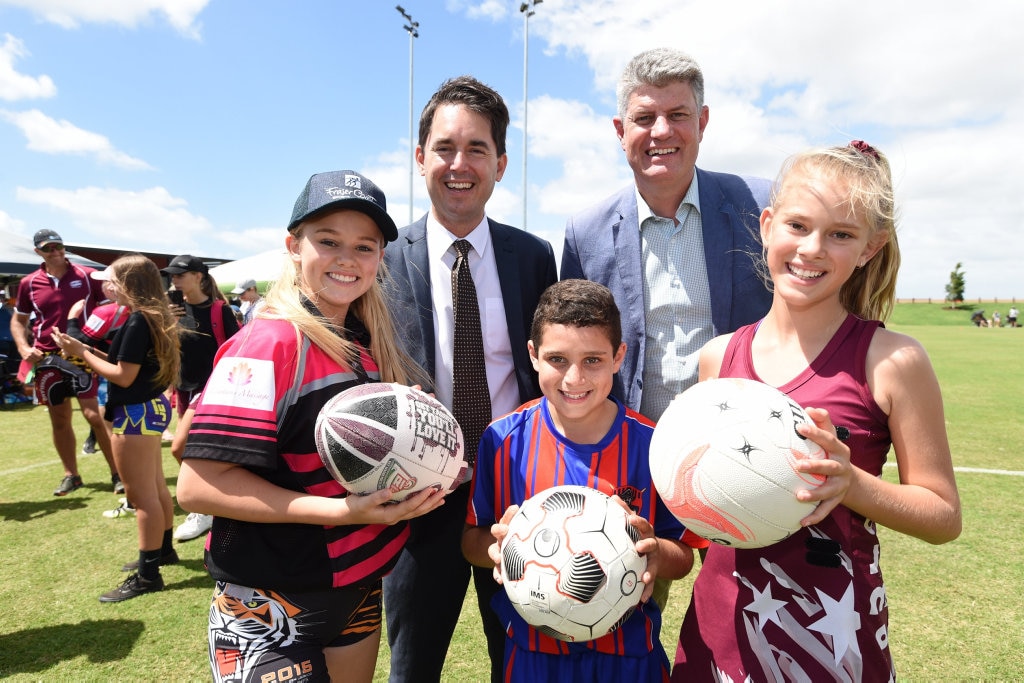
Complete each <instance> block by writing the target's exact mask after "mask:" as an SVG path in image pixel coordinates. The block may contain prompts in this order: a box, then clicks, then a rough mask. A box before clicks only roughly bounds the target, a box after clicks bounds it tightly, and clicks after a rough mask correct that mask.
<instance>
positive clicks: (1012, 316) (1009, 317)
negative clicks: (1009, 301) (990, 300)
mask: <svg viewBox="0 0 1024 683" xmlns="http://www.w3.org/2000/svg"><path fill="white" fill-rule="evenodd" d="M1017 312H1018V311H1017V307H1016V306H1010V310H1009V311H1007V312H1006V324H1007V325H1009V326H1010V327H1017Z"/></svg>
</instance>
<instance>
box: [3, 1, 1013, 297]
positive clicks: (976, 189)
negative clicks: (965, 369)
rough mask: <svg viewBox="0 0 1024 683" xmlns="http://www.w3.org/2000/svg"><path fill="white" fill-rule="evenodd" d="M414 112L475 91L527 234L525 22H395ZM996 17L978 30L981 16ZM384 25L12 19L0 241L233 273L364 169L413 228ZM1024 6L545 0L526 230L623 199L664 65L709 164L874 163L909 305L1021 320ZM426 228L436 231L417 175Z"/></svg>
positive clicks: (445, 5) (514, 13)
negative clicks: (896, 213)
mask: <svg viewBox="0 0 1024 683" xmlns="http://www.w3.org/2000/svg"><path fill="white" fill-rule="evenodd" d="M402 6H403V7H404V8H405V9H406V10H407V11H408V12H410V13H411V14H412V16H413V17H414V19H416V20H417V21H418V22H420V29H419V30H420V36H419V38H417V39H416V40H415V46H414V56H415V59H414V78H413V87H414V102H413V106H414V110H415V112H414V113H415V116H416V117H417V119H418V116H419V111H420V109H421V108H422V107H423V105H424V103H425V102H426V100H427V98H428V97H429V95H430V93H431V92H433V90H434V89H435V88H436V87H437V86H438V85H439V84H440V83H441V82H442V81H443V80H445V79H446V78H449V77H451V76H456V75H459V74H463V73H470V74H473V75H475V76H476V77H478V78H480V79H481V80H483V81H484V82H486V83H488V84H490V85H492V86H493V87H495V88H496V89H497V90H498V91H499V92H501V93H502V94H503V96H504V97H505V100H506V102H507V103H508V105H509V108H510V110H511V112H512V118H513V125H512V127H511V128H510V130H509V136H508V155H509V162H508V170H507V171H506V173H505V177H504V179H503V180H502V182H500V183H499V184H498V186H497V189H496V191H495V194H494V196H493V197H492V200H491V202H490V203H489V205H488V213H489V215H491V216H492V217H494V218H496V219H498V220H502V221H505V222H509V223H512V224H514V225H519V226H521V225H522V224H523V205H522V201H523V195H522V191H523V176H522V167H523V131H522V121H523V116H522V112H523V15H522V14H521V13H520V12H519V2H515V1H512V0H500V1H499V0H483V1H470V0H404V2H403V3H402ZM979 7H980V8H982V9H981V10H979ZM402 24H403V19H402V17H401V16H400V15H399V13H398V12H397V11H396V10H395V8H394V5H393V4H391V3H388V2H362V3H357V2H350V1H344V0H342V1H339V0H331V1H328V0H300V1H298V2H280V1H279V0H251V1H245V2H243V1H242V0H223V1H222V0H103V1H102V2H100V1H98V0H97V1H95V2H82V1H80V0H0V160H2V161H0V230H4V231H7V232H14V233H16V234H19V235H24V236H25V237H26V239H28V238H29V237H30V236H31V234H32V233H33V232H34V231H35V230H37V229H39V228H42V227H48V228H54V229H56V230H57V231H58V232H60V233H61V234H62V235H63V236H64V238H65V239H66V240H67V241H69V242H84V243H89V244H97V245H102V246H110V247H119V248H124V249H143V250H156V251H169V252H177V253H185V252H192V253H198V254H204V255H210V256H220V257H227V258H241V257H244V256H248V255H252V254H255V253H258V252H263V251H266V250H268V249H272V248H275V247H277V246H279V245H280V243H281V241H282V240H283V236H284V226H285V224H286V223H287V221H288V217H289V215H290V212H291V206H292V203H293V201H294V199H295V197H296V195H297V194H298V193H299V190H300V189H301V188H302V186H303V184H304V183H305V180H306V178H308V176H309V175H310V174H312V173H314V172H318V171H325V170H334V169H340V168H354V169H356V170H359V171H361V172H363V173H365V174H366V175H368V176H369V177H371V178H372V179H374V180H375V181H376V182H378V184H380V185H381V186H382V187H383V188H384V190H385V192H386V193H387V196H388V200H389V209H390V212H391V214H392V216H393V217H394V218H395V220H396V222H397V223H398V224H399V225H404V224H405V223H407V222H408V220H409V165H408V164H409V140H408V136H409V36H408V34H407V33H406V32H405V31H404V30H403V28H402ZM1021 26H1024V5H1022V4H1020V3H983V4H981V5H977V4H971V3H963V2H959V1H956V2H951V1H949V0H941V1H938V2H930V3H927V4H924V3H912V2H890V1H884V2H883V1H875V0H861V1H850V0H836V1H833V2H824V3H823V2H820V1H818V0H799V1H797V0H781V1H780V2H775V3H755V2H738V1H732V2H729V1H722V2H692V1H689V0H643V1H642V2H626V1H624V0H619V1H615V0H589V1H582V0H578V1H574V0H545V1H544V2H543V3H542V4H540V5H538V6H537V7H536V14H535V15H534V16H533V18H532V19H531V20H530V43H529V45H530V56H529V66H530V70H529V108H528V119H527V121H528V128H529V156H528V192H527V198H528V214H527V220H526V227H527V229H529V230H530V231H531V232H534V233H537V234H539V235H541V236H542V237H545V238H546V239H548V240H549V241H551V243H552V245H553V246H554V247H555V250H556V253H560V251H561V242H562V231H563V228H564V225H565V220H566V218H567V217H568V216H569V215H571V214H572V213H575V212H576V211H579V210H580V209H582V208H584V207H585V206H587V205H589V204H591V203H593V202H595V201H598V200H599V199H601V198H602V197H604V196H606V195H607V194H610V193H611V192H612V191H614V190H616V189H618V188H619V187H622V186H624V185H626V184H627V183H628V182H629V179H630V174H629V169H628V167H627V166H626V164H625V161H624V160H623V156H622V151H621V149H620V147H619V145H618V141H617V140H616V138H615V134H614V129H613V128H612V124H611V117H612V116H613V115H614V113H615V102H614V88H615V81H616V78H617V77H618V74H619V72H620V71H621V69H622V66H623V65H624V64H625V62H626V61H627V60H628V59H629V58H630V57H631V56H632V55H633V54H635V53H636V52H638V51H640V50H642V49H645V48H646V47H653V46H658V45H670V46H674V47H679V48H682V49H684V50H687V51H689V52H690V53H691V54H693V55H694V56H695V57H696V58H697V60H698V61H699V62H700V63H701V65H702V67H703V69H704V72H705V78H706V80H707V93H706V100H707V103H708V105H709V106H710V110H711V117H710V123H709V126H708V129H707V131H706V133H705V137H704V141H703V144H702V146H701V153H700V159H699V161H698V165H700V166H701V167H703V168H707V169H710V170H719V171H732V172H737V173H747V174H754V175H762V176H766V177H770V178H774V177H775V174H776V172H777V170H778V168H779V166H780V165H781V163H782V161H783V159H784V158H785V157H786V156H787V155H788V154H790V153H792V152H795V151H798V150H800V149H802V148H804V147H807V146H810V145H816V144H841V143H845V142H847V141H848V140H850V139H852V138H863V139H866V140H868V141H869V142H871V143H873V144H875V145H877V146H878V147H879V148H881V149H882V150H883V151H885V152H886V153H887V154H888V155H889V156H890V159H891V161H892V165H893V169H894V176H895V180H896V183H897V199H898V202H899V206H900V210H901V214H902V221H901V223H900V244H901V247H902V250H903V258H904V265H903V268H902V270H901V276H900V282H899V286H898V294H899V296H901V297H919V298H925V297H933V298H942V297H943V296H944V293H945V292H944V286H945V284H946V283H947V282H948V281H949V273H950V271H951V270H952V269H953V267H954V266H955V265H956V263H957V262H962V263H963V268H964V271H965V272H966V276H967V278H966V279H967V292H966V293H967V296H968V298H975V297H985V298H989V297H1001V298H1009V297H1017V298H1018V299H1020V298H1022V297H1024V282H1022V277H1021V272H1022V268H1021V266H1020V258H1021V254H1022V253H1024V230H1022V228H1021V217H1022V216H1024V161H1022V154H1021V152H1022V151H1024V134H1022V132H1021V123H1022V121H1024V87H1022V86H1024V76H1022V75H1021V74H1022V72H1024V68H1022V67H1024V64H1022V58H1021V57H1020V47H1019V41H1020V27H1021ZM413 186H414V192H413V198H412V206H413V213H414V215H415V217H417V218H418V217H419V216H420V215H422V213H423V212H424V211H426V209H427V200H426V192H425V190H424V187H423V180H422V178H420V177H419V175H418V172H417V173H416V175H415V177H414V179H413Z"/></svg>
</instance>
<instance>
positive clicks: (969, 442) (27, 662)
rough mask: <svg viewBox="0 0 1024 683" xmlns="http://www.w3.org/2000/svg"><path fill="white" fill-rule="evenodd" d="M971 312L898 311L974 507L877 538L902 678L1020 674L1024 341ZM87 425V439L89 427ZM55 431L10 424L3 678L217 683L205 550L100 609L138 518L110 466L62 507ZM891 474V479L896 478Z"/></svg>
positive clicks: (29, 413) (467, 635) (198, 546)
mask: <svg viewBox="0 0 1024 683" xmlns="http://www.w3.org/2000/svg"><path fill="white" fill-rule="evenodd" d="M986 308H987V307H986ZM969 315H970V311H969V310H960V311H947V310H943V308H942V306H941V305H940V304H931V305H930V304H913V305H911V304H901V305H899V306H898V307H897V310H896V313H895V315H894V317H893V320H892V321H891V324H890V325H889V327H890V328H892V329H895V330H898V331H902V332H906V333H908V334H910V335H912V336H914V337H917V338H918V339H920V340H921V341H922V343H923V344H924V345H925V347H926V348H927V349H928V351H929V353H930V354H931V357H932V360H933V363H934V364H935V367H936V371H937V373H938V375H939V378H940V381H941V382H942V386H943V392H944V400H945V405H946V415H947V423H948V432H949V436H950V441H951V443H952V446H953V454H954V463H955V465H957V467H958V468H960V469H959V470H958V474H957V480H958V483H959V486H960V493H961V497H962V499H963V508H964V532H963V535H962V536H961V537H960V538H959V539H958V540H956V541H954V542H952V543H949V544H946V545H942V546H931V545H928V544H927V543H924V542H921V541H917V540H915V539H911V538H908V537H905V536H901V535H899V534H895V533H892V532H889V531H888V530H885V529H883V530H881V536H882V558H881V563H882V567H883V571H884V572H885V576H886V584H887V591H888V598H889V603H890V645H891V647H892V649H893V653H894V657H895V659H896V665H897V672H898V673H899V675H900V677H901V678H902V679H904V680H911V681H936V680H957V681H960V680H985V681H995V680H1005V681H1009V680H1020V679H1021V678H1022V677H1024V601H1022V599H1021V588H1022V586H1024V560H1022V551H1024V534H1022V532H1021V523H1020V519H1019V517H1020V510H1021V500H1022V498H1024V476H1021V471H1022V470H1024V456H1022V455H1021V454H1022V453H1024V424H1021V419H1020V416H1021V415H1022V414H1024V394H1022V391H1021V387H1022V386H1024V363H1022V362H1021V357H1022V352H1024V330H1019V329H1010V328H999V329H979V328H975V327H973V326H971V325H970V324H969V323H968V318H969ZM76 419H77V423H76V424H77V426H78V433H79V438H80V439H81V437H84V435H85V433H86V429H85V426H84V422H83V421H82V420H81V418H80V417H78V418H76ZM48 427H49V422H48V419H47V416H46V413H45V412H44V410H43V409H41V408H35V409H31V410H19V411H6V412H0V439H2V445H0V558H2V559H0V605H3V608H2V609H0V677H3V678H5V679H9V680H12V681H35V680H60V681H70V680H74V681H101V680H102V681H108V680H117V681H127V680H152V681H157V680H181V681H190V680H208V679H209V677H210V675H209V669H208V663H207V655H206V621H207V616H206V615H207V609H208V605H209V598H210V591H211V581H210V579H209V576H208V575H207V574H206V572H205V571H204V569H203V565H202V543H201V541H198V540H197V541H191V542H188V543H183V544H179V545H178V552H179V554H180V555H181V557H182V559H183V562H182V563H181V564H178V565H174V566H170V567H165V568H164V570H163V574H164V579H165V581H166V583H167V589H166V590H165V591H163V592H161V593H156V594H153V595H148V596H143V597H140V598H137V599H134V600H130V601H127V602H124V603H120V604H114V605H104V604H101V603H99V602H98V600H97V597H98V596H99V594H100V593H103V592H105V591H107V590H109V589H110V588H113V587H114V586H115V585H116V584H117V583H118V582H119V581H120V580H121V579H122V578H123V576H124V575H122V574H121V573H120V571H119V568H120V566H121V564H122V563H123V562H125V561H127V560H131V559H135V557H136V555H135V553H136V551H135V548H136V533H135V524H134V520H109V519H105V518H103V517H102V516H101V512H102V511H103V510H105V509H108V508H112V507H114V506H115V505H116V497H115V496H114V495H113V494H112V493H111V492H110V486H109V481H108V480H109V477H108V475H107V473H106V465H105V463H104V461H103V458H102V456H99V455H92V456H87V457H84V458H82V459H81V470H82V474H83V477H84V478H85V481H86V487H85V488H83V489H81V490H79V491H77V492H75V493H73V494H71V495H69V496H67V497H65V498H55V497H54V496H53V495H52V494H51V493H52V490H53V488H54V487H55V486H56V484H57V483H58V480H59V479H60V465H59V463H58V460H57V457H56V455H55V454H54V452H53V448H52V445H51V442H50V435H49V431H48ZM164 462H165V472H166V474H167V477H168V483H169V484H170V485H171V486H172V491H173V485H174V478H175V476H176V472H177V470H176V465H175V463H174V460H173V458H171V456H170V453H169V452H168V451H166V449H165V458H164ZM1014 473H1015V474H1014ZM895 474H896V473H895V470H894V468H888V469H887V471H886V474H885V476H886V477H887V478H891V479H895ZM182 518H183V516H179V517H178V518H177V521H179V522H180V521H181V519H182ZM689 585H690V581H689V580H683V581H679V582H676V584H675V585H674V587H673V591H672V597H671V601H670V605H669V609H668V611H667V612H666V615H665V626H664V630H663V633H662V641H663V642H664V644H665V646H666V648H667V649H668V650H669V653H670V656H671V653H672V652H673V651H674V641H675V636H676V633H677V632H678V628H679V623H680V621H681V620H682V615H683V612H684V610H685V608H686V605H687V602H688V599H689V595H688V591H689ZM467 605H468V606H475V600H474V599H472V598H470V599H468V600H467ZM473 612H474V609H464V610H463V617H462V622H461V623H460V626H459V629H458V631H457V632H456V636H455V641H454V642H453V643H452V647H451V650H450V652H449V657H448V663H447V665H446V668H445V673H444V678H445V680H451V681H482V680H485V678H486V664H485V662H484V660H486V654H485V649H484V646H483V637H482V634H481V633H480V630H479V619H478V618H477V617H475V616H474V614H473ZM387 661H388V659H387V647H386V645H385V646H384V647H382V650H381V658H380V663H379V666H378V675H377V678H378V679H379V680H386V677H387Z"/></svg>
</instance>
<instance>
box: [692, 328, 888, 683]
mask: <svg viewBox="0 0 1024 683" xmlns="http://www.w3.org/2000/svg"><path fill="white" fill-rule="evenodd" d="M879 325H881V323H879V322H877V321H864V320H860V319H858V318H856V317H854V316H852V315H850V316H848V317H847V318H846V320H845V321H844V322H843V324H842V326H841V327H840V328H839V330H838V331H837V332H836V334H835V336H833V338H832V339H831V340H830V341H829V343H828V345H827V346H826V347H825V349H824V350H823V351H822V352H821V354H820V355H819V356H818V357H817V358H815V359H814V361H813V362H812V363H811V364H810V366H809V367H807V368H806V369H805V370H804V371H803V372H802V373H800V374H799V375H798V376H797V377H795V378H794V379H792V380H791V381H789V382H787V383H786V384H784V385H782V386H780V387H778V388H779V389H780V390H782V391H783V392H785V393H786V394H788V395H789V396H790V397H791V398H793V399H794V400H795V401H796V402H797V403H799V404H800V405H802V406H812V407H815V408H825V409H827V410H828V411H829V414H830V416H831V418H832V422H833V424H835V425H836V426H837V427H845V428H847V429H848V430H849V432H850V435H849V437H848V439H847V440H846V444H847V445H848V446H849V447H850V453H851V459H852V462H853V464H854V465H856V466H857V467H860V468H861V469H863V470H865V471H867V472H869V473H871V474H873V475H876V476H880V475H881V472H882V465H883V464H884V463H885V459H886V454H887V453H888V451H889V447H890V444H891V439H890V435H889V428H888V420H887V416H886V415H885V413H883V412H882V410H881V408H879V406H878V405H877V404H876V403H875V401H874V399H873V398H872V396H871V391H870V389H869V388H868V384H867V375H866V372H865V359H866V356H867V349H868V345H869V344H870V343H871V338H872V336H873V335H874V333H875V330H876V329H878V327H879ZM755 332H756V325H751V326H747V327H744V328H741V329H740V330H738V331H737V332H736V333H735V334H734V335H733V337H732V339H731V340H730V343H729V345H728V348H727V349H726V353H725V358H724V360H723V363H722V369H721V372H720V376H721V377H746V378H750V379H755V380H759V379H760V378H759V377H758V376H757V373H756V372H755V371H754V364H753V358H752V356H751V350H750V349H751V342H752V340H753V338H754V334H755ZM840 431H841V430H840ZM894 677H895V672H894V669H893V665H892V658H891V656H890V651H889V643H888V606H887V602H886V597H885V587H884V585H883V583H882V573H881V570H880V568H879V546H878V536H877V534H876V531H875V524H874V522H872V521H871V520H869V519H865V518H864V517H862V516H861V515H858V514H855V513H854V512H852V511H850V510H849V509H848V508H846V507H845V506H843V505H840V506H838V507H836V509H835V510H833V511H832V513H831V514H829V516H828V517H827V518H825V520H823V521H822V522H821V523H819V524H817V525H814V526H811V527H807V528H803V529H801V530H799V531H797V532H796V533H795V534H793V535H792V536H790V537H789V538H787V539H786V540H784V541H782V542H780V543H777V544H775V545H773V546H769V547H767V548H756V549H746V550H741V549H733V548H728V547H725V546H721V545H717V544H715V543H712V544H711V548H710V549H709V550H708V554H707V558H706V559H705V562H704V564H703V566H702V567H701V569H700V573H699V574H698V576H697V579H696V581H695V583H694V587H693V599H692V600H691V602H690V607H689V609H688V611H687V613H686V617H685V618H684V620H683V625H682V628H681V630H680V634H679V646H678V649H677V652H676V661H675V666H674V667H673V670H672V680H673V681H677V682H680V683H681V682H683V681H686V682H687V683H690V682H692V681H709V680H725V681H747V680H751V681H781V680H786V681H831V680H839V681H887V680H892V679H893V678H894Z"/></svg>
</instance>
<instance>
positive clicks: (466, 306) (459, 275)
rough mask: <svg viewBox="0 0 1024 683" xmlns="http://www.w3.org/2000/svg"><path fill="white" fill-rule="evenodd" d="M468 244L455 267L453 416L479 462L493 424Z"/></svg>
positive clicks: (461, 245) (459, 245) (461, 244)
mask: <svg viewBox="0 0 1024 683" xmlns="http://www.w3.org/2000/svg"><path fill="white" fill-rule="evenodd" d="M471 248H472V245H471V244H470V243H469V242H468V241H466V240H456V241H455V251H456V253H457V256H456V258H455V265H454V266H452V305H453V308H454V311H455V349H454V351H455V352H454V354H453V355H452V414H453V415H454V416H455V419H456V420H458V422H459V426H460V427H462V435H463V437H464V438H465V441H466V457H467V459H468V460H469V461H470V463H475V462H476V449H477V446H478V445H479V444H480V437H481V436H482V435H483V433H484V429H485V428H486V427H487V425H488V424H490V422H491V394H490V391H488V389H487V366H486V363H485V361H484V342H483V336H482V335H481V331H480V308H479V306H478V304H477V298H476V285H475V284H473V275H472V274H471V273H470V272H469V250H470V249H471Z"/></svg>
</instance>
